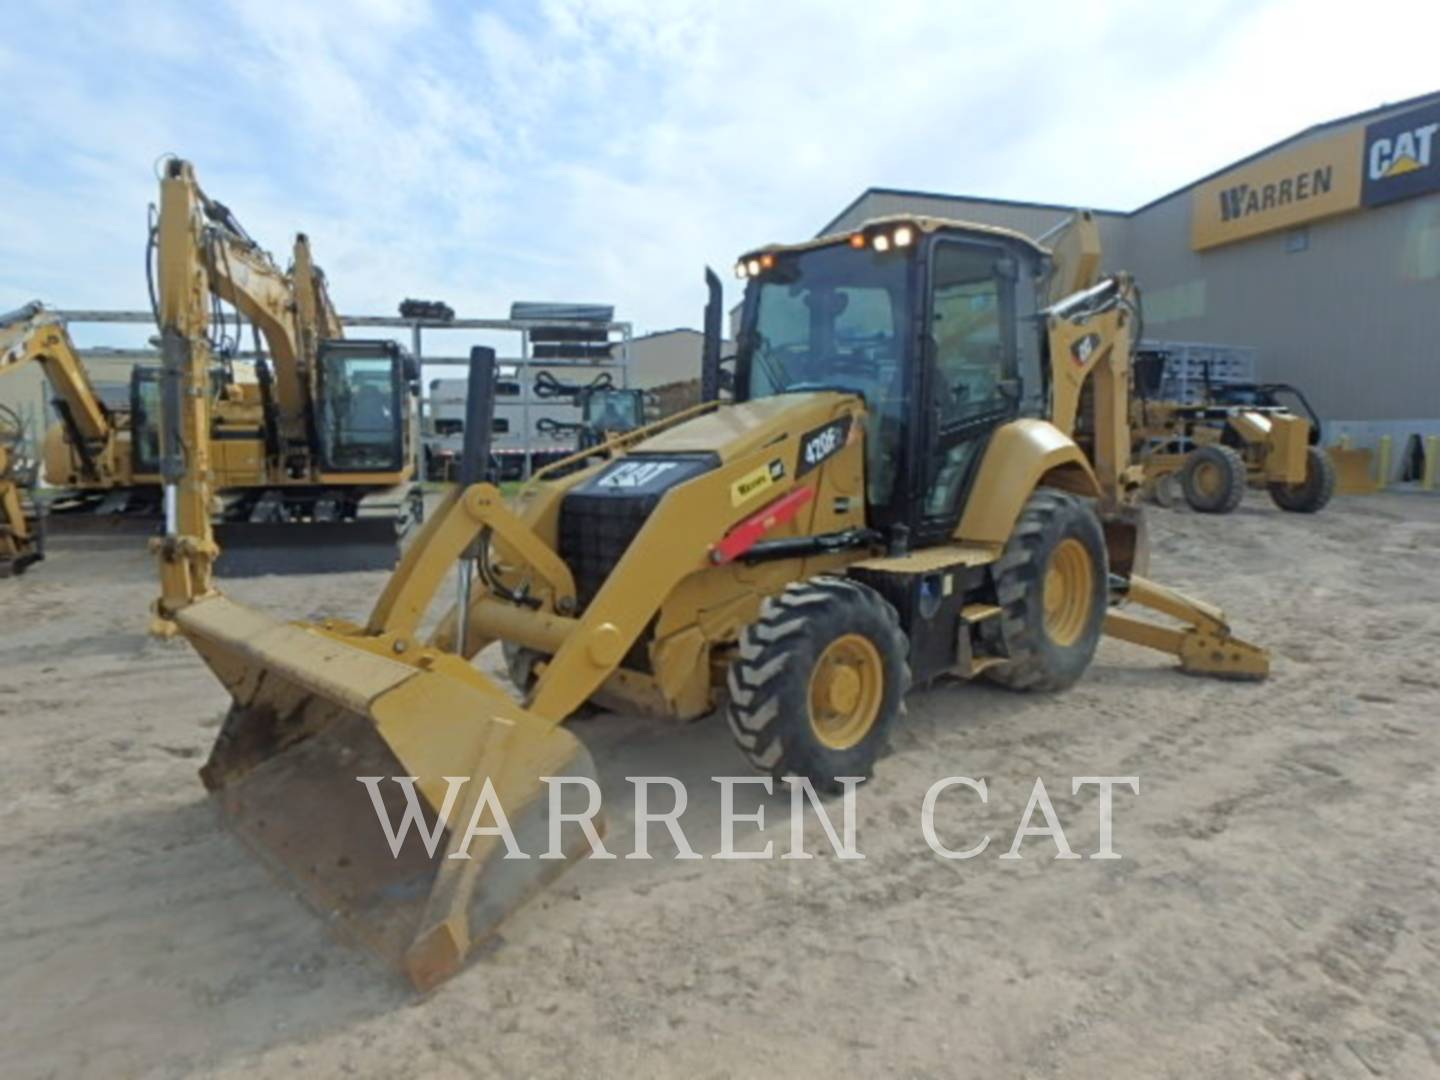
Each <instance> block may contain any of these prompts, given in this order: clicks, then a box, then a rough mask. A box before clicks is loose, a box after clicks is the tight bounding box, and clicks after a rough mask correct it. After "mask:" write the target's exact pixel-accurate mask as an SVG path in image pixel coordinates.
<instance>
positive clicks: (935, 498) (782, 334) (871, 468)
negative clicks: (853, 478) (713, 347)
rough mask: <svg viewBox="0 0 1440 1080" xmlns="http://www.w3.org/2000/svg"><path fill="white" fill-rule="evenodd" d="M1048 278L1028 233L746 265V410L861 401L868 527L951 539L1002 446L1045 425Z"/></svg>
mask: <svg viewBox="0 0 1440 1080" xmlns="http://www.w3.org/2000/svg"><path fill="white" fill-rule="evenodd" d="M1048 265H1049V263H1048V256H1047V254H1046V252H1045V251H1044V249H1042V248H1040V247H1037V246H1036V245H1035V244H1034V243H1032V242H1031V241H1030V240H1028V239H1027V238H1025V237H1023V236H1021V235H1020V234H1018V233H1012V232H1009V231H1007V230H1002V229H989V228H984V227H976V226H968V225H958V224H955V223H950V222H944V221H939V220H935V219H924V218H885V219H879V220H875V221H870V222H867V223H866V224H865V225H863V226H861V227H860V228H859V229H858V230H856V231H855V232H853V233H849V234H842V235H835V236H828V237H823V238H821V239H819V240H816V241H814V242H812V243H809V244H805V245H800V246H797V247H791V248H781V247H771V248H766V249H763V250H761V251H759V252H756V253H754V254H752V255H748V256H746V257H745V258H744V259H742V260H741V262H740V263H739V265H738V266H737V267H736V273H737V276H740V277H742V278H744V279H745V280H746V282H747V286H746V290H745V300H744V304H743V306H742V308H741V320H740V332H739V337H738V342H737V345H738V348H737V353H736V366H735V399H736V400H737V401H742V402H743V401H751V400H755V399H758V398H765V397H772V396H775V395H778V394H794V393H805V392H814V391H825V390H829V391H840V392H843V393H851V394H857V395H859V396H860V397H862V398H863V399H864V400H865V406H866V410H867V412H868V414H869V422H868V425H867V428H868V430H867V431H866V494H867V503H868V504H869V516H870V524H871V525H872V527H879V528H889V527H893V526H896V525H904V526H905V527H906V528H908V529H909V530H910V533H911V534H912V536H914V537H915V538H916V539H917V541H921V542H924V541H929V540H934V539H940V538H943V537H945V536H948V535H950V534H952V533H953V531H954V528H955V526H956V524H957V523H958V521H959V517H960V514H961V511H962V510H963V508H964V502H965V498H964V496H965V493H966V491H967V489H968V485H969V483H970V481H971V479H972V478H973V476H974V473H975V470H976V467H977V465H978V463H979V460H980V457H981V455H982V453H983V451H984V448H985V446H986V444H987V442H988V440H989V437H990V435H991V433H992V432H993V431H994V430H995V429H996V428H997V427H998V426H1000V425H1001V424H1003V423H1005V422H1006V421H1009V420H1011V419H1014V418H1015V417H1017V416H1022V415H1035V416H1038V415H1043V414H1044V411H1045V402H1046V398H1047V393H1048V387H1047V386H1046V384H1045V379H1044V375H1043V370H1044V368H1043V365H1042V356H1041V350H1042V335H1043V327H1042V320H1040V319H1039V318H1037V314H1038V311H1037V309H1038V306H1039V297H1040V296H1041V295H1042V290H1041V285H1042V283H1043V275H1044V274H1045V273H1046V271H1047V270H1048Z"/></svg>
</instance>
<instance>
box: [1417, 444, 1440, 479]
mask: <svg viewBox="0 0 1440 1080" xmlns="http://www.w3.org/2000/svg"><path fill="white" fill-rule="evenodd" d="M1437 465H1440V435H1427V436H1426V437H1425V473H1424V475H1423V476H1422V477H1421V478H1420V486H1421V487H1422V488H1424V489H1425V490H1426V491H1434V490H1435V470H1436V466H1437Z"/></svg>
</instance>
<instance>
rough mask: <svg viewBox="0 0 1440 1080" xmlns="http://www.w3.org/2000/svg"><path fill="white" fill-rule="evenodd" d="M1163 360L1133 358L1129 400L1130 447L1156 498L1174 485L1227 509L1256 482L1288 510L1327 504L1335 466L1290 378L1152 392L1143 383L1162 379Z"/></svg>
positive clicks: (1194, 504) (1216, 509)
mask: <svg viewBox="0 0 1440 1080" xmlns="http://www.w3.org/2000/svg"><path fill="white" fill-rule="evenodd" d="M1164 363H1165V357H1164V355H1163V354H1158V355H1155V354H1152V355H1150V356H1147V357H1144V358H1143V360H1141V361H1139V362H1137V363H1136V365H1135V369H1134V372H1133V377H1134V379H1135V382H1136V389H1137V392H1136V393H1135V394H1134V396H1133V397H1132V404H1131V408H1132V410H1133V413H1134V415H1133V416H1132V428H1133V432H1134V441H1135V446H1134V453H1135V456H1136V457H1137V458H1138V459H1139V461H1140V463H1141V466H1142V467H1143V468H1144V471H1145V479H1144V483H1145V487H1146V490H1147V491H1148V492H1149V493H1150V494H1152V495H1153V496H1154V497H1155V499H1156V501H1158V502H1160V503H1161V504H1162V505H1169V504H1172V503H1173V502H1174V501H1175V488H1176V487H1177V486H1178V488H1179V491H1180V493H1181V494H1183V496H1184V498H1185V501H1186V503H1188V504H1189V506H1190V508H1191V509H1192V510H1196V511H1199V512H1200V513H1202V514H1228V513H1231V512H1232V511H1234V510H1235V509H1236V508H1237V507H1238V506H1239V505H1240V502H1241V500H1242V499H1243V498H1244V495H1245V489H1246V488H1247V487H1256V488H1264V489H1265V490H1267V491H1268V492H1269V493H1270V498H1271V501H1273V502H1274V503H1275V505H1276V506H1278V507H1279V508H1280V509H1282V510H1288V511H1290V512H1291V513H1297V514H1313V513H1316V512H1318V511H1320V510H1323V509H1324V508H1325V506H1326V505H1327V504H1328V503H1329V502H1330V499H1331V497H1332V496H1333V495H1334V494H1335V485H1336V470H1335V465H1334V462H1333V461H1332V460H1331V458H1330V455H1328V454H1326V453H1325V451H1324V450H1323V449H1321V447H1320V418H1319V417H1318V416H1317V415H1316V414H1315V410H1314V409H1312V408H1311V407H1310V403H1309V402H1308V401H1307V400H1306V399H1305V395H1304V394H1303V393H1301V392H1300V391H1299V390H1298V389H1297V388H1296V387H1294V386H1291V385H1289V384H1288V383H1239V384H1231V385H1220V386H1207V387H1206V390H1205V399H1204V400H1203V401H1199V402H1194V403H1186V402H1179V401H1156V400H1151V397H1150V396H1149V394H1147V393H1146V387H1147V386H1148V387H1155V386H1158V385H1159V384H1160V382H1161V373H1162V372H1163V366H1164ZM1286 400H1293V401H1295V402H1296V403H1297V404H1298V405H1299V406H1300V411H1296V410H1295V409H1292V408H1291V407H1290V406H1289V405H1287V404H1286V403H1285V401H1286ZM1302 413H1303V414H1304V415H1301V414H1302Z"/></svg>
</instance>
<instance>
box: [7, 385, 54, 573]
mask: <svg viewBox="0 0 1440 1080" xmlns="http://www.w3.org/2000/svg"><path fill="white" fill-rule="evenodd" d="M35 471H36V470H35V466H34V464H33V463H32V462H31V461H30V460H29V459H28V457H27V447H26V439H25V424H24V422H23V420H22V419H21V416H20V414H19V412H17V411H16V410H15V409H12V408H10V406H8V405H0V578H5V577H13V576H14V575H16V574H22V573H24V572H25V570H26V568H27V567H29V566H30V565H31V564H32V563H36V562H39V561H40V560H41V559H43V558H44V557H45V535H44V526H43V525H42V523H41V522H42V516H41V511H40V507H39V504H38V503H37V502H36V501H35V498H34V492H35Z"/></svg>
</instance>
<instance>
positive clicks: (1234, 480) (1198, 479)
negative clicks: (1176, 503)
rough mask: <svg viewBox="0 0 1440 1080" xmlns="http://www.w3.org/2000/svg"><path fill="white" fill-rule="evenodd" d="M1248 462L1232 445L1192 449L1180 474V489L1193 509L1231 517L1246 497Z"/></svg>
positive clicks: (1203, 512)
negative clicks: (1246, 464)
mask: <svg viewBox="0 0 1440 1080" xmlns="http://www.w3.org/2000/svg"><path fill="white" fill-rule="evenodd" d="M1245 480H1246V471H1245V459H1244V458H1243V457H1241V456H1240V453H1239V451H1237V450H1235V449H1233V448H1231V447H1229V446H1214V445H1212V446H1202V447H1200V448H1199V449H1198V450H1192V451H1191V452H1190V455H1189V456H1188V457H1187V458H1186V459H1185V468H1184V469H1183V470H1181V473H1180V489H1181V490H1182V491H1184V492H1185V501H1186V502H1187V503H1189V504H1190V508H1191V509H1192V510H1197V511H1199V512H1200V513H1202V514H1229V513H1231V512H1232V511H1234V509H1235V508H1236V507H1237V506H1239V505H1240V500H1241V499H1242V498H1244V496H1245Z"/></svg>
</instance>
